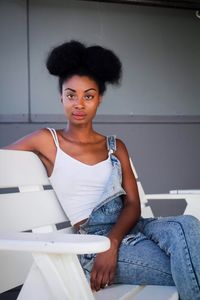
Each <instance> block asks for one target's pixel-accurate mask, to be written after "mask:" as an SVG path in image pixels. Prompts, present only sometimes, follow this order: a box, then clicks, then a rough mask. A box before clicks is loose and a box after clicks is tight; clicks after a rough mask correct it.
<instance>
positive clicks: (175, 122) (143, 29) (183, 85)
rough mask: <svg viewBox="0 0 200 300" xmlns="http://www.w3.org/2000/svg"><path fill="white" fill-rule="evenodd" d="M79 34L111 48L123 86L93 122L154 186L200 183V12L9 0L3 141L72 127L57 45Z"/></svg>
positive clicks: (0, 85) (150, 188) (4, 17)
mask: <svg viewBox="0 0 200 300" xmlns="http://www.w3.org/2000/svg"><path fill="white" fill-rule="evenodd" d="M69 39H80V40H82V41H84V42H86V43H88V44H94V43H96V44H101V45H103V46H105V47H108V48H111V49H113V50H114V51H115V52H116V54H118V55H119V56H120V58H121V60H122V62H123V67H124V76H123V80H122V84H121V87H120V88H111V87H109V88H108V91H107V93H106V95H105V97H104V102H103V105H102V107H101V108H100V110H99V113H98V117H97V119H96V123H95V127H96V129H97V130H100V131H101V132H102V133H104V134H110V133H116V134H117V135H118V136H119V137H120V138H122V139H123V140H124V141H125V143H126V144H127V146H128V149H129V153H130V155H131V156H132V157H133V159H134V163H135V166H136V169H137V171H138V173H139V176H140V178H141V180H142V182H143V185H144V188H145V191H146V192H167V191H168V190H169V189H173V188H199V185H200V168H199V153H200V151H199V150H200V141H199V132H200V101H199V95H198V93H199V86H200V59H199V53H200V20H199V19H197V18H196V17H195V13H194V12H193V11H190V10H178V9H174V10H173V9H166V8H153V7H142V6H134V5H132V6H131V5H122V4H108V3H98V2H87V1H78V0H69V1H64V0H58V1H56V0H41V1H39V0H30V1H24V0H12V1H11V0H7V1H6V0H1V2H0V41H1V47H0V68H1V73H0V121H1V123H0V146H4V145H6V144H9V143H11V142H12V141H14V140H16V139H17V138H19V137H21V136H22V135H24V134H26V133H29V132H31V131H33V130H35V129H36V128H40V127H44V126H47V125H50V126H53V127H57V128H58V127H62V126H64V118H63V117H62V108H61V105H60V101H59V94H58V91H57V80H56V79H55V78H54V77H52V76H50V75H48V73H47V71H46V69H45V58H46V55H47V53H48V51H49V49H50V48H51V47H53V46H55V45H57V44H59V43H61V42H63V41H65V40H69Z"/></svg>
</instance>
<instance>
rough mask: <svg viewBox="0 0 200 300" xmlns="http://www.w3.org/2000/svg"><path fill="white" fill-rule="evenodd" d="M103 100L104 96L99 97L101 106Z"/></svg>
mask: <svg viewBox="0 0 200 300" xmlns="http://www.w3.org/2000/svg"><path fill="white" fill-rule="evenodd" d="M102 100H103V99H102V96H99V105H100V104H101V102H102Z"/></svg>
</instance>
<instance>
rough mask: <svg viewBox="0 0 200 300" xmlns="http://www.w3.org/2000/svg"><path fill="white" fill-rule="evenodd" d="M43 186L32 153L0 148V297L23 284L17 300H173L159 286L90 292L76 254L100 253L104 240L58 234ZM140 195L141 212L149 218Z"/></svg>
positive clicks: (55, 207)
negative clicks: (0, 294)
mask: <svg viewBox="0 0 200 300" xmlns="http://www.w3.org/2000/svg"><path fill="white" fill-rule="evenodd" d="M49 184H50V183H49V180H48V177H47V174H46V171H45V168H44V166H43V164H42V163H41V161H40V160H39V158H38V157H37V156H36V155H35V154H33V153H31V152H25V151H13V150H0V192H1V194H0V250H1V251H0V268H1V272H0V293H2V292H4V291H6V290H8V289H11V288H14V287H15V286H18V285H21V284H24V285H23V288H22V290H21V292H20V294H19V296H18V300H27V299H29V300H36V299H37V300H38V299H42V300H47V299H48V300H55V299H58V300H64V299H65V300H84V299H85V300H89V299H91V300H94V299H96V300H106V299H109V300H119V299H120V300H131V299H134V300H177V299H178V294H177V291H176V288H175V287H163V286H134V285H112V286H110V287H108V288H105V289H103V290H101V291H100V292H96V293H92V291H91V289H90V287H89V284H88V282H87V280H86V278H85V275H84V273H83V271H82V268H81V266H80V264H79V261H78V258H77V254H81V253H94V252H95V253H97V252H101V251H105V250H106V249H108V247H109V240H108V239H107V238H106V237H99V236H89V235H77V234H73V232H72V228H71V227H70V228H64V229H60V230H58V228H59V227H60V225H59V224H63V223H65V222H67V221H68V219H67V216H66V215H65V214H64V212H63V210H62V208H61V207H60V204H59V202H58V200H57V198H56V195H55V193H54V191H53V190H52V189H49ZM139 188H141V187H140V184H139ZM140 192H143V191H140ZM141 197H143V198H142V202H143V209H142V212H143V214H144V215H146V216H147V215H148V214H149V213H150V215H151V212H150V208H146V207H145V198H144V195H141ZM24 231H31V232H24ZM64 233H65V234H64ZM2 270H3V271H2Z"/></svg>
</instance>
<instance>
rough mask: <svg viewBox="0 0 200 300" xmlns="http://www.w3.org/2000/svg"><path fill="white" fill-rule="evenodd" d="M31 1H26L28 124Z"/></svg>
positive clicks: (29, 108) (29, 111)
mask: <svg viewBox="0 0 200 300" xmlns="http://www.w3.org/2000/svg"><path fill="white" fill-rule="evenodd" d="M29 22H30V18H29V0H26V38H27V73H28V74H27V75H28V123H31V84H30V26H29Z"/></svg>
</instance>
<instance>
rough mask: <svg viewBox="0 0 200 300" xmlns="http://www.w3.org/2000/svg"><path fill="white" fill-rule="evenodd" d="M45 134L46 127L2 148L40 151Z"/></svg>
mask: <svg viewBox="0 0 200 300" xmlns="http://www.w3.org/2000/svg"><path fill="white" fill-rule="evenodd" d="M43 136H44V129H40V130H38V131H35V132H33V133H30V134H28V135H26V136H24V137H22V138H21V139H19V140H17V141H15V142H13V143H12V144H9V145H7V146H5V147H3V148H2V149H8V150H23V151H32V152H38V151H39V148H41V146H40V145H41V142H42V139H43Z"/></svg>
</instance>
